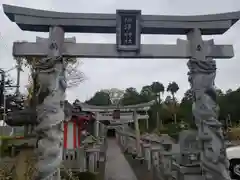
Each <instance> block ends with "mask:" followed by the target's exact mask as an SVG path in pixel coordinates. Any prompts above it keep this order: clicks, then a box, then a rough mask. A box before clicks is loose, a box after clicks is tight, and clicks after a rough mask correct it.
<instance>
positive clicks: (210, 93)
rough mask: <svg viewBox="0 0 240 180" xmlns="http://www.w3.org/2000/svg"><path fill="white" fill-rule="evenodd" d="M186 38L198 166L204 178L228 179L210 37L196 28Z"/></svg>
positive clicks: (214, 63)
mask: <svg viewBox="0 0 240 180" xmlns="http://www.w3.org/2000/svg"><path fill="white" fill-rule="evenodd" d="M187 38H188V41H189V43H190V51H191V56H192V57H191V59H190V60H189V61H188V64H187V65H188V68H189V82H190V85H191V88H192V90H193V93H194V102H193V108H192V109H193V115H194V118H195V123H196V125H197V128H198V138H199V142H200V145H201V162H202V163H201V164H202V170H203V171H204V176H205V179H207V180H209V179H211V180H213V179H218V180H230V177H229V173H228V161H227V158H226V148H225V145H224V139H223V132H222V128H221V123H220V122H219V121H218V112H219V107H218V105H217V102H216V97H217V95H216V92H215V89H214V80H215V76H216V62H215V61H214V60H213V59H211V58H208V57H206V53H207V51H208V50H211V45H213V40H210V41H206V42H203V40H202V37H201V31H200V29H193V30H191V31H190V32H189V33H188V34H187Z"/></svg>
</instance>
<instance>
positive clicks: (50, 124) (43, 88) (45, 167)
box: [34, 27, 67, 180]
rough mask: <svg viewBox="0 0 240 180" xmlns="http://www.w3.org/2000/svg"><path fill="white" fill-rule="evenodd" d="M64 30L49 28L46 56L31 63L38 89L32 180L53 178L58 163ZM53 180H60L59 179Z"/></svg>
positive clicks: (59, 153)
mask: <svg viewBox="0 0 240 180" xmlns="http://www.w3.org/2000/svg"><path fill="white" fill-rule="evenodd" d="M63 43H64V31H63V29H62V28H61V27H51V28H50V33H49V47H48V57H47V58H42V59H41V60H39V61H38V62H36V63H35V68H36V72H37V83H38V87H39V94H38V105H37V122H38V125H37V127H36V129H35V130H36V133H37V138H38V143H37V146H38V147H37V153H38V163H37V167H36V168H37V174H36V177H35V178H34V179H38V180H45V179H49V180H52V179H53V175H54V174H55V173H56V172H57V171H58V168H59V166H60V164H61V162H62V136H63V133H62V130H61V123H62V121H63V120H64V112H63V108H64V99H65V89H66V87H67V85H66V80H65V66H66V63H65V62H63V58H62V48H63ZM57 179H59V180H60V177H58V178H57Z"/></svg>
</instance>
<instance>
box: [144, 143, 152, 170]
mask: <svg viewBox="0 0 240 180" xmlns="http://www.w3.org/2000/svg"><path fill="white" fill-rule="evenodd" d="M142 146H143V154H144V159H145V160H146V161H147V169H148V170H151V144H149V143H143V144H142Z"/></svg>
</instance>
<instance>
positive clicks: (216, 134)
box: [3, 5, 240, 180]
mask: <svg viewBox="0 0 240 180" xmlns="http://www.w3.org/2000/svg"><path fill="white" fill-rule="evenodd" d="M3 9H4V12H5V14H6V15H7V16H8V18H9V19H10V20H11V21H13V22H15V23H16V24H17V25H18V26H19V28H21V29H22V30H26V31H37V32H49V41H48V42H45V43H28V42H27V43H19V42H15V43H14V46H13V55H14V56H21V57H27V56H39V57H42V60H41V61H40V62H39V63H38V64H37V65H36V68H37V69H38V72H39V75H38V76H39V77H38V80H39V83H40V85H41V88H42V89H41V92H44V91H45V95H43V97H42V98H41V99H40V103H39V106H38V121H39V125H38V126H37V128H36V129H37V132H39V135H42V134H41V133H40V132H44V133H43V134H44V136H40V137H41V138H40V141H39V142H40V143H39V147H38V150H39V152H41V151H43V152H45V154H44V156H43V157H42V159H41V160H39V164H38V171H39V173H38V175H37V176H38V179H44V178H45V177H47V176H52V174H53V173H54V172H55V170H56V169H57V167H58V165H59V164H60V162H61V160H60V158H52V157H53V156H51V154H49V152H50V151H49V150H51V153H54V154H55V156H54V157H60V156H58V155H57V154H59V153H60V152H61V150H60V149H61V148H60V147H59V143H60V141H61V140H60V138H59V136H60V135H61V132H60V131H59V129H58V128H57V127H56V126H55V125H56V124H59V123H61V120H63V118H64V117H63V116H64V115H63V111H62V109H63V108H62V106H61V102H62V101H63V99H64V91H65V88H66V84H65V81H64V79H65V78H64V67H65V62H63V58H62V57H87V58H151V59H152V58H171V59H172V58H178V59H179V58H189V59H190V60H189V62H188V67H189V70H190V72H189V81H190V84H191V87H192V89H193V90H194V93H195V100H194V106H193V114H194V116H195V120H196V124H197V125H198V131H199V141H200V142H201V144H202V150H201V151H202V153H201V155H202V162H203V163H202V168H203V171H204V174H205V175H206V177H209V174H210V176H212V178H213V179H219V180H220V179H221V180H226V179H230V178H229V176H228V174H227V165H226V156H225V147H224V142H223V138H222V133H221V131H220V123H219V121H218V119H217V118H218V117H217V111H216V109H217V107H218V106H217V104H216V98H215V93H214V87H213V85H214V79H215V75H216V64H215V61H214V60H213V58H219V59H225V58H231V57H233V55H234V54H233V47H232V46H231V45H214V41H213V40H209V41H203V40H202V35H213V34H223V33H225V32H226V31H227V30H228V29H229V28H230V27H231V26H232V25H233V24H234V23H236V22H237V21H238V19H239V17H240V12H232V13H223V14H214V15H200V16H155V15H154V16H153V15H141V11H139V10H117V13H116V14H81V13H61V12H52V11H43V10H35V9H29V8H22V7H16V6H9V5H3ZM68 32H72V33H116V40H117V44H81V43H67V42H66V43H64V33H68ZM141 34H172V35H174V34H176V35H177V34H181V35H187V41H185V40H177V43H176V44H175V45H164V44H162V45H144V44H141V42H140V41H141V38H140V37H141ZM46 92H47V93H46ZM50 139H51V140H50ZM52 140H54V141H52ZM44 144H45V146H44ZM46 144H47V146H46ZM53 150H54V151H53Z"/></svg>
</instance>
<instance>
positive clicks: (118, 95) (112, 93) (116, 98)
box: [102, 88, 124, 104]
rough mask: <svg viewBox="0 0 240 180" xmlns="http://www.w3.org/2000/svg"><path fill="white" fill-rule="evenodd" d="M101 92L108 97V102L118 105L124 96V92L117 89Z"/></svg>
mask: <svg viewBox="0 0 240 180" xmlns="http://www.w3.org/2000/svg"><path fill="white" fill-rule="evenodd" d="M102 91H103V92H106V93H107V94H108V95H109V97H110V100H111V102H112V103H113V104H119V103H120V101H121V99H122V97H123V96H124V91H123V90H121V89H117V88H111V89H105V90H102Z"/></svg>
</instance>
